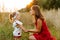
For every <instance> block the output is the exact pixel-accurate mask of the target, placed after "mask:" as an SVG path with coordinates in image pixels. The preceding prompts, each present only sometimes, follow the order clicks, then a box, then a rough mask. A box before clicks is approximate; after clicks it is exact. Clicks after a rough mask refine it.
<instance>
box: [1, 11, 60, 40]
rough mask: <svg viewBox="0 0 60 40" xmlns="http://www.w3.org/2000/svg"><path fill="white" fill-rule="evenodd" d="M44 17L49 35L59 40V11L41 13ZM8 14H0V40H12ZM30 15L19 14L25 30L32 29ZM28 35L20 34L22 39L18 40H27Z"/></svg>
mask: <svg viewBox="0 0 60 40" xmlns="http://www.w3.org/2000/svg"><path fill="white" fill-rule="evenodd" d="M42 13H44V15H45V17H46V21H47V25H48V28H49V29H50V31H51V34H52V35H53V36H55V37H56V38H57V40H60V29H59V28H60V25H59V24H60V21H59V20H60V15H59V14H60V11H59V10H58V11H56V10H50V11H48V10H46V11H42ZM8 15H9V14H8V13H0V40H13V34H12V32H13V27H12V24H11V23H10V22H9V19H8ZM31 18H32V17H31V15H30V14H29V13H28V12H26V13H22V14H21V20H20V21H22V22H23V23H24V24H23V25H24V27H25V28H26V29H30V28H33V24H32V20H31ZM28 37H29V33H25V32H24V31H23V32H22V37H21V39H20V40H28Z"/></svg>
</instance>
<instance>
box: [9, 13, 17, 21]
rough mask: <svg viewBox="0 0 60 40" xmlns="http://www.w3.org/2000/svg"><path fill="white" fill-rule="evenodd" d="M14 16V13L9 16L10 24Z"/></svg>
mask: <svg viewBox="0 0 60 40" xmlns="http://www.w3.org/2000/svg"><path fill="white" fill-rule="evenodd" d="M15 15H16V12H13V13H11V14H9V20H10V22H12V21H13V17H14V16H15Z"/></svg>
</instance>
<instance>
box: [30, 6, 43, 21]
mask: <svg viewBox="0 0 60 40" xmlns="http://www.w3.org/2000/svg"><path fill="white" fill-rule="evenodd" d="M31 8H32V10H34V12H35V19H36V20H37V19H38V18H40V19H42V20H44V16H43V15H42V13H41V12H40V8H39V6H38V5H33V6H32V7H31Z"/></svg>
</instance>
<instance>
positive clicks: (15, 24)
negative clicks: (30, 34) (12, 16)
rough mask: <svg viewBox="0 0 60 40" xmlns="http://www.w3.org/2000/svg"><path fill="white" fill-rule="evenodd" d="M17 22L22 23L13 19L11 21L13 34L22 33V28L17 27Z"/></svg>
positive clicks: (18, 34) (19, 34)
mask: <svg viewBox="0 0 60 40" xmlns="http://www.w3.org/2000/svg"><path fill="white" fill-rule="evenodd" d="M17 24H19V25H22V24H23V23H22V22H20V21H19V20H15V21H14V22H13V28H14V31H13V36H21V34H22V29H21V28H20V27H19V28H18V27H17Z"/></svg>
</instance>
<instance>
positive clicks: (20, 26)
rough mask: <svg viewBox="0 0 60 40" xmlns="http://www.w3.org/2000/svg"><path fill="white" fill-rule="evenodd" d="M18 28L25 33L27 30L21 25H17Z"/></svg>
mask: <svg viewBox="0 0 60 40" xmlns="http://www.w3.org/2000/svg"><path fill="white" fill-rule="evenodd" d="M17 26H18V27H19V28H21V29H22V30H23V31H24V32H27V30H26V29H25V28H24V27H23V25H20V24H17Z"/></svg>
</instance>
